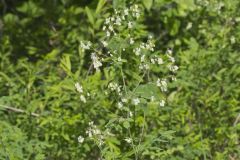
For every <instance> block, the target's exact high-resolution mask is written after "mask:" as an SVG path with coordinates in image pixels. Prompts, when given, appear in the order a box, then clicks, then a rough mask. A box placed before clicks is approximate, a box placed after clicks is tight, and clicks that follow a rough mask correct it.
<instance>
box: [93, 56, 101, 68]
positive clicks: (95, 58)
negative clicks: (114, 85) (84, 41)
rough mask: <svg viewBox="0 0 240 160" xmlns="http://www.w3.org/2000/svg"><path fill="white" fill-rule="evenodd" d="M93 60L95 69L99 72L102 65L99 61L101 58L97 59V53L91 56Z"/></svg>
mask: <svg viewBox="0 0 240 160" xmlns="http://www.w3.org/2000/svg"><path fill="white" fill-rule="evenodd" d="M91 59H92V61H93V67H94V68H95V69H96V70H98V69H99V67H101V66H102V63H101V62H100V61H99V58H98V57H97V55H96V53H92V54H91Z"/></svg>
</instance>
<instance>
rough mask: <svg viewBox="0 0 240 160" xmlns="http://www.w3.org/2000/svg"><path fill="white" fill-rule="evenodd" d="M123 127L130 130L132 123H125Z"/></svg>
mask: <svg viewBox="0 0 240 160" xmlns="http://www.w3.org/2000/svg"><path fill="white" fill-rule="evenodd" d="M123 127H124V128H126V129H128V128H129V127H130V123H129V122H128V121H124V122H123Z"/></svg>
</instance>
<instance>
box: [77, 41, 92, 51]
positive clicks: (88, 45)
mask: <svg viewBox="0 0 240 160" xmlns="http://www.w3.org/2000/svg"><path fill="white" fill-rule="evenodd" d="M80 46H81V48H82V49H83V50H85V49H90V47H91V42H87V44H84V43H83V42H82V41H81V42H80Z"/></svg>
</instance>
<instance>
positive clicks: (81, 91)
mask: <svg viewBox="0 0 240 160" xmlns="http://www.w3.org/2000/svg"><path fill="white" fill-rule="evenodd" d="M75 88H76V89H77V91H78V92H79V93H83V88H82V86H81V85H80V84H79V83H78V82H77V83H75Z"/></svg>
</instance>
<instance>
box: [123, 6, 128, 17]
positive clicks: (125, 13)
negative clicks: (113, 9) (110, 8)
mask: <svg viewBox="0 0 240 160" xmlns="http://www.w3.org/2000/svg"><path fill="white" fill-rule="evenodd" d="M128 11H129V10H128V8H126V9H124V15H125V16H127V15H128Z"/></svg>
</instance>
